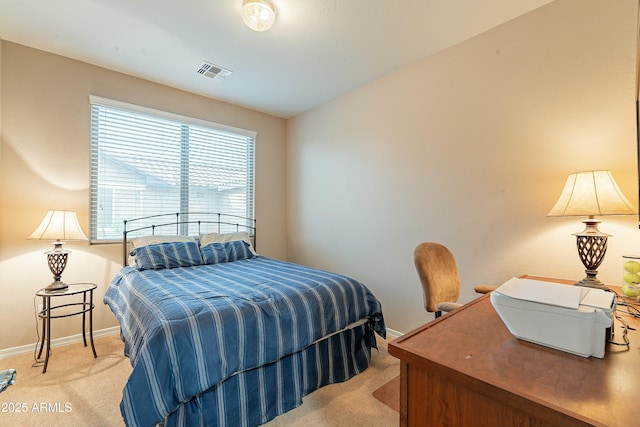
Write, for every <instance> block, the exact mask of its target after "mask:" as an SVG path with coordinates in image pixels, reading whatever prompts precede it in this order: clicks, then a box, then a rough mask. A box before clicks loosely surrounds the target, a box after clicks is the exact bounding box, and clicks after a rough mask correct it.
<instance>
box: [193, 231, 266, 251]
mask: <svg viewBox="0 0 640 427" xmlns="http://www.w3.org/2000/svg"><path fill="white" fill-rule="evenodd" d="M236 240H242V241H245V242H247V243H248V244H249V250H251V252H252V253H253V254H254V255H257V253H256V251H255V249H253V243H252V242H251V237H250V236H249V233H247V232H246V231H236V232H235V233H208V234H201V235H200V246H202V247H204V246H207V245H209V244H211V243H226V242H233V241H236Z"/></svg>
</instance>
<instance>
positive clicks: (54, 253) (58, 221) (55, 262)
mask: <svg viewBox="0 0 640 427" xmlns="http://www.w3.org/2000/svg"><path fill="white" fill-rule="evenodd" d="M29 239H38V240H55V242H53V249H52V250H50V251H48V252H45V254H47V262H48V263H49V269H50V270H51V273H53V282H51V284H50V285H49V286H47V287H45V290H47V291H60V290H64V289H67V287H68V286H67V284H66V283H64V282H62V281H61V280H60V277H61V275H62V272H63V271H64V269H65V267H66V266H67V258H68V256H69V253H70V252H71V251H68V250H66V249H62V245H63V244H64V241H61V240H87V236H85V234H84V233H83V232H82V228H80V224H79V223H78V217H77V216H76V213H75V212H72V211H48V212H47V214H46V215H45V217H44V219H43V220H42V222H41V223H40V225H39V226H38V228H37V229H36V231H34V232H33V233H32V234H31V236H29Z"/></svg>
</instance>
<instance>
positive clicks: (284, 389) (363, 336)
mask: <svg viewBox="0 0 640 427" xmlns="http://www.w3.org/2000/svg"><path fill="white" fill-rule="evenodd" d="M371 348H377V347H376V338H375V335H374V331H373V328H372V327H371V326H370V324H369V323H364V324H362V325H359V326H356V327H354V328H352V329H348V330H345V331H343V332H341V333H338V334H335V335H332V336H330V337H328V338H325V339H323V340H321V341H318V342H316V343H314V344H312V345H310V346H308V347H307V348H305V349H304V350H302V351H299V352H297V353H294V354H291V355H289V356H286V357H284V358H282V359H280V360H278V361H277V362H274V363H272V364H269V365H265V366H261V367H258V368H255V369H251V370H248V371H245V372H241V373H238V374H236V375H233V376H232V377H230V378H228V379H226V380H225V381H223V382H221V383H220V384H217V385H215V386H214V387H212V388H210V389H208V390H206V391H205V392H203V393H202V394H200V395H198V396H196V397H194V398H193V399H191V400H190V401H189V402H186V403H185V404H183V405H181V406H180V407H179V408H178V409H176V410H175V411H174V412H172V413H171V414H169V416H168V417H167V418H166V419H165V420H164V422H163V423H162V425H164V426H166V427H173V426H181V427H182V426H221V427H222V426H234V427H235V426H244V427H251V426H257V425H260V424H264V423H266V422H268V421H269V420H272V419H273V418H275V417H276V416H278V415H280V414H283V413H285V412H287V411H290V410H291V409H293V408H296V407H297V406H299V405H301V404H302V397H303V396H305V395H307V394H309V393H311V392H312V391H314V390H317V389H318V388H320V387H323V386H325V385H327V384H333V383H338V382H343V381H346V380H348V379H349V378H351V377H353V376H354V375H357V374H359V373H360V372H362V371H364V370H365V369H367V367H368V366H369V362H370V360H371Z"/></svg>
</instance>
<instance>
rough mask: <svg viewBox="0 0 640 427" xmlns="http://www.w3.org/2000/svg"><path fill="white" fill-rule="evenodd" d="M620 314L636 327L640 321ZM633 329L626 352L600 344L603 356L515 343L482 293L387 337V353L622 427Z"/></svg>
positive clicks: (639, 369)
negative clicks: (459, 374)
mask: <svg viewBox="0 0 640 427" xmlns="http://www.w3.org/2000/svg"><path fill="white" fill-rule="evenodd" d="M531 278H534V279H537V280H543V279H544V278H540V277H531ZM551 280H552V281H556V280H553V279H551ZM557 281H558V282H563V281H560V280H557ZM565 283H566V282H565ZM612 290H614V291H616V290H617V289H616V288H615V287H612ZM621 311H622V310H621V308H620V307H618V314H619V316H620V317H621V318H622V319H623V320H624V321H626V322H628V324H629V325H630V326H631V327H635V328H636V329H638V330H640V320H638V319H636V318H633V317H632V316H629V315H626V314H622V313H620V312H621ZM614 328H615V337H614V338H615V339H614V340H615V341H620V342H622V337H621V335H622V332H621V331H622V329H621V323H620V320H615V325H614ZM638 330H631V329H629V331H628V338H629V341H630V346H629V348H628V349H627V347H625V346H616V345H613V344H607V345H606V350H605V356H604V358H603V359H598V358H594V357H590V358H583V357H580V356H576V355H573V354H570V353H566V352H563V351H560V350H554V349H551V348H548V347H544V346H541V345H537V344H533V343H529V342H526V341H522V340H518V339H517V338H516V337H514V336H513V335H512V334H511V333H510V332H509V330H508V329H507V328H506V326H505V325H504V323H503V322H502V320H501V319H500V317H499V316H498V314H497V313H496V311H495V310H494V308H493V306H492V305H491V301H490V299H489V295H488V294H487V295H485V296H483V297H480V298H478V299H476V300H474V301H472V302H470V303H469V304H466V305H465V306H463V307H462V308H460V309H458V310H456V311H454V312H451V313H449V314H447V315H445V316H442V317H441V318H439V319H436V320H435V321H432V322H429V323H427V324H426V325H423V326H422V327H420V328H418V329H415V330H414V331H412V332H410V333H408V334H406V335H403V336H402V337H400V338H398V339H396V340H394V341H392V342H390V343H389V353H391V354H392V355H393V356H395V357H397V358H399V359H401V360H403V361H405V362H409V363H411V364H414V365H421V364H422V365H424V366H431V367H433V366H438V368H439V369H442V368H444V369H450V370H453V371H455V372H457V373H461V374H464V375H467V376H469V377H470V378H473V379H477V380H479V381H482V382H483V383H487V384H490V385H491V386H494V387H497V388H499V389H501V390H505V391H507V392H510V393H513V394H515V395H518V396H520V397H524V398H526V399H528V400H531V401H534V402H537V403H539V404H542V405H544V406H546V407H549V408H553V409H555V410H556V411H559V412H562V413H565V414H568V415H571V416H573V417H575V418H578V419H582V420H585V421H587V422H593V423H595V424H602V425H611V426H629V425H638V423H640V421H639V420H640V401H639V400H638V398H637V395H638V390H639V388H638V385H639V383H638V382H639V381H640V331H638Z"/></svg>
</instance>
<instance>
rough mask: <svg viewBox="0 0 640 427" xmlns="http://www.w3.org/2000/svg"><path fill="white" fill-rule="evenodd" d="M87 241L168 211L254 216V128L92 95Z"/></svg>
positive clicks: (113, 237)
mask: <svg viewBox="0 0 640 427" xmlns="http://www.w3.org/2000/svg"><path fill="white" fill-rule="evenodd" d="M90 102H91V225H90V226H91V240H92V241H105V240H107V241H109V240H111V241H112V240H119V239H121V238H122V231H123V220H125V219H133V218H139V217H143V216H148V215H156V214H165V213H172V212H220V213H224V214H230V215H237V216H240V217H247V218H253V189H254V176H253V171H254V141H255V133H253V132H250V131H245V130H242V129H234V128H228V127H224V126H221V125H217V124H215V123H208V122H204V121H201V120H197V119H193V118H189V117H183V116H177V115H174V114H170V113H165V112H161V111H156V110H151V109H147V108H144V107H138V106H134V105H129V104H124V103H120V102H117V101H112V100H108V99H104V98H98V97H93V96H92V97H91V99H90Z"/></svg>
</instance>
